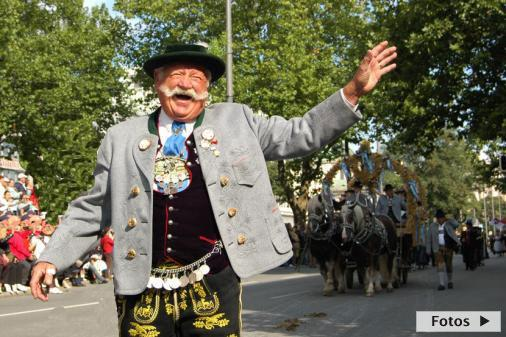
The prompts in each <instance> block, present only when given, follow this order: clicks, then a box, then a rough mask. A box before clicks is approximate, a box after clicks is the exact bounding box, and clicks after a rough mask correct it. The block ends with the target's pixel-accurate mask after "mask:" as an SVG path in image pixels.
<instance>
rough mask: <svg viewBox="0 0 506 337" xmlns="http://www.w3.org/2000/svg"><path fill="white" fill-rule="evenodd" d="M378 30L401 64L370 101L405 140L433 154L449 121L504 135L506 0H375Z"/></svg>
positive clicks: (476, 133)
mask: <svg viewBox="0 0 506 337" xmlns="http://www.w3.org/2000/svg"><path fill="white" fill-rule="evenodd" d="M371 4H372V5H371V7H370V8H371V9H372V10H371V11H372V14H373V15H374V20H373V27H374V28H373V29H374V31H375V32H378V35H380V36H381V37H384V38H388V39H389V40H390V41H392V42H393V43H394V44H396V45H397V46H398V50H399V55H400V57H399V59H398V62H397V63H398V69H397V71H396V72H395V73H394V74H392V78H391V80H389V81H388V82H387V83H386V85H385V90H384V91H382V92H378V94H377V95H376V97H375V99H374V100H373V102H371V105H370V108H371V109H373V110H374V111H375V112H376V113H377V121H380V122H381V124H383V125H384V126H385V129H384V132H385V133H386V134H390V135H392V134H393V135H396V136H397V139H396V140H397V142H398V144H399V146H402V144H409V143H416V144H417V146H418V147H419V150H420V151H424V152H425V153H429V152H430V151H431V150H432V149H433V147H434V145H435V144H434V139H436V138H437V135H438V133H439V131H440V130H441V129H443V128H451V129H456V130H458V131H459V133H460V134H461V135H465V136H468V138H469V139H470V140H472V139H480V140H483V141H490V142H495V141H496V140H497V139H503V141H504V139H505V138H506V131H505V130H506V119H505V118H504V111H505V110H506V105H505V102H506V90H505V85H504V83H505V81H504V79H505V78H506V68H505V67H504V50H505V49H506V44H505V43H506V39H505V32H506V20H505V15H504V12H505V9H506V3H505V2H504V0H454V1H438V0H402V1H390V0H372V1H371Z"/></svg>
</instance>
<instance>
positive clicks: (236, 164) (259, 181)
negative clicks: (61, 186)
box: [39, 92, 361, 295]
mask: <svg viewBox="0 0 506 337" xmlns="http://www.w3.org/2000/svg"><path fill="white" fill-rule="evenodd" d="M155 116H156V115H155V114H151V115H150V116H143V117H136V118H132V119H130V120H127V121H124V122H122V123H119V124H117V125H115V126H113V127H111V128H110V129H109V130H108V132H107V133H106V135H105V137H104V139H103V141H102V144H101V145H100V148H99V150H98V154H97V164H96V168H95V171H94V177H95V183H94V186H93V187H92V189H91V190H90V191H89V192H88V193H87V194H86V195H84V196H81V197H79V198H78V199H76V200H74V201H73V202H71V204H70V205H69V208H68V210H67V211H66V213H65V215H64V217H63V220H62V223H61V224H60V226H58V229H57V230H56V231H55V233H54V234H53V237H52V239H51V240H50V242H49V243H48V245H47V247H46V249H45V250H44V252H43V253H42V255H41V256H40V259H39V261H47V262H51V263H53V264H54V265H55V266H56V267H57V268H58V270H62V269H65V268H67V267H69V266H70V265H72V264H73V263H74V262H75V261H76V260H77V259H79V258H80V257H82V256H83V255H84V254H85V253H87V252H88V251H90V250H91V249H92V248H93V247H94V246H95V245H96V242H97V238H98V235H99V233H100V231H101V230H102V229H103V228H104V227H106V226H109V225H112V228H113V230H114V232H115V245H114V251H113V261H114V267H113V273H114V276H115V277H114V285H115V293H116V294H121V295H131V294H138V293H141V292H142V291H144V290H145V288H146V285H147V283H148V278H149V276H150V270H151V254H152V241H153V237H152V218H153V217H152V212H153V189H152V182H153V169H154V158H155V155H156V151H157V144H158V132H157V129H156V120H155V118H156V117H155ZM360 118H361V115H360V113H359V112H354V111H352V109H350V107H349V106H347V105H346V103H345V102H344V100H343V97H342V94H341V93H340V92H337V93H335V94H333V95H332V96H330V97H329V98H327V99H326V100H325V101H323V102H322V103H320V104H318V105H317V106H316V107H314V108H313V109H311V110H310V111H309V112H307V113H306V114H305V115H304V116H303V117H297V118H292V119H290V120H285V119H284V118H282V117H278V116H276V117H271V118H263V117H261V116H258V115H255V114H254V113H253V112H252V110H251V109H250V108H249V107H247V106H245V105H241V104H235V103H221V104H213V105H211V106H209V107H207V108H206V109H205V110H204V111H203V113H202V114H201V115H200V116H199V118H198V120H197V122H196V124H195V128H194V131H193V132H194V137H195V141H196V143H197V154H198V158H199V162H200V165H201V168H202V172H203V175H204V180H205V182H206V184H207V190H208V193H209V198H210V201H211V206H212V209H213V212H214V217H215V219H216V223H217V225H218V230H219V233H220V235H221V238H222V241H223V243H224V247H225V249H226V252H227V254H228V257H229V259H230V263H231V266H232V268H233V270H234V271H235V273H236V274H237V275H238V276H239V277H241V278H244V277H249V276H252V275H255V274H258V273H261V272H264V271H266V270H269V269H271V268H274V267H277V266H279V265H280V264H282V263H283V262H285V261H287V260H288V259H289V258H290V257H291V256H292V246H291V243H290V239H289V237H288V234H287V232H286V229H285V225H284V223H283V220H282V217H281V214H280V210H279V208H278V205H277V202H276V199H275V198H274V195H273V193H272V187H271V184H270V181H269V175H268V173H267V166H266V160H281V159H289V158H295V157H301V156H306V155H309V154H310V153H312V152H315V151H317V150H318V149H320V148H321V147H323V146H324V145H326V144H328V143H330V142H332V141H333V140H335V139H336V138H337V137H338V136H339V135H340V134H342V133H343V132H344V131H345V130H346V129H348V128H349V127H350V126H351V125H352V124H354V123H355V122H357V121H358V120H359V119H360ZM204 130H213V131H214V134H215V138H216V139H217V140H218V144H217V148H218V151H219V156H216V155H215V154H213V152H212V151H209V149H204V148H202V147H201V146H200V141H201V140H202V132H203V131H204ZM146 145H148V146H147V147H146ZM223 177H226V178H228V180H229V183H228V184H226V185H225V186H222V184H220V179H222V178H223ZM139 191H140V193H137V192H139ZM229 208H235V209H236V210H237V213H236V214H235V215H234V216H232V217H231V216H229V214H228V212H227V210H228V209H229ZM196 211H198V210H196ZM239 236H240V237H241V240H238V238H239ZM244 238H245V239H246V240H245V242H243V241H244V240H242V239H244Z"/></svg>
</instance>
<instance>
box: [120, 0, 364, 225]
mask: <svg viewBox="0 0 506 337" xmlns="http://www.w3.org/2000/svg"><path fill="white" fill-rule="evenodd" d="M115 9H116V10H119V11H120V12H122V13H123V14H124V15H125V16H126V17H127V18H136V19H137V20H139V24H138V27H137V28H138V29H137V33H138V34H137V36H136V37H137V39H136V40H135V43H134V45H133V46H132V48H130V50H131V53H130V57H131V59H132V62H133V63H134V64H136V65H137V66H139V65H140V64H141V63H142V61H143V60H146V59H147V58H148V56H150V55H153V54H155V53H159V52H160V50H162V46H164V45H165V44H167V43H168V42H171V41H179V42H196V41H206V42H209V43H210V45H211V50H212V51H213V52H214V53H216V54H218V55H222V56H223V55H224V51H225V32H224V22H225V4H224V2H223V1H217V0H209V1H192V2H188V1H182V0H176V1H170V2H166V1H152V0H149V1H148V0H146V1H128V0H119V1H117V2H116V7H115ZM363 13H364V7H362V5H361V4H359V3H358V4H357V2H356V1H340V2H338V3H336V2H335V1H310V0H303V1H297V2H293V1H288V0H281V1H265V0H263V1H262V0H261V1H258V0H255V1H253V0H246V1H236V2H234V5H233V31H234V34H233V35H234V36H233V39H234V55H233V56H234V85H235V88H234V91H235V101H237V102H240V103H245V104H247V105H249V106H251V107H252V108H253V109H254V110H256V111H258V112H263V113H265V114H267V115H269V116H271V115H281V116H283V117H285V118H291V117H295V116H300V115H301V114H302V113H304V112H305V111H307V110H308V109H310V108H311V107H313V106H314V105H316V104H317V103H319V102H321V101H322V100H324V99H325V98H326V97H328V96H329V95H331V94H332V93H334V92H336V90H337V89H339V88H340V87H342V86H343V85H344V84H346V81H347V80H348V79H350V78H351V76H352V72H353V71H354V70H355V68H356V64H357V63H358V61H359V60H360V59H361V56H362V54H363V53H364V52H365V50H366V49H367V48H366V44H367V39H368V36H367V34H365V33H364V32H365V31H366V30H365V29H364V28H363V27H364V26H366V25H367V23H366V17H365V16H364V15H363ZM139 76H140V77H139V78H140V79H144V80H146V77H145V76H144V75H139ZM144 83H146V86H149V85H150V84H149V83H150V82H149V81H145V82H144ZM224 94H225V91H224V81H221V83H219V84H218V85H217V86H216V87H215V88H213V90H212V96H213V100H224V98H225V97H224V96H225V95H224ZM360 127H361V129H362V130H365V129H367V125H366V124H365V123H363V124H361V126H360ZM347 137H348V138H349V139H352V137H357V135H356V134H351V133H348V134H347ZM355 139H356V138H355ZM340 151H341V152H342V150H341V147H340V145H339V144H331V145H330V146H329V147H327V148H326V149H325V150H324V151H322V152H318V153H316V154H313V155H311V156H309V157H306V158H303V159H300V160H290V161H280V162H278V168H277V182H278V184H277V187H278V188H277V190H282V191H283V194H282V195H281V196H280V200H284V201H287V202H288V204H289V205H290V207H291V208H292V210H293V212H294V216H295V222H296V224H297V225H298V226H302V225H303V223H304V222H305V204H306V201H307V198H308V192H309V191H308V188H309V184H310V182H311V181H313V180H316V179H319V178H321V175H322V173H321V167H320V165H321V162H322V160H323V159H324V158H326V157H329V156H331V157H334V156H335V155H336V154H338V153H339V152H340Z"/></svg>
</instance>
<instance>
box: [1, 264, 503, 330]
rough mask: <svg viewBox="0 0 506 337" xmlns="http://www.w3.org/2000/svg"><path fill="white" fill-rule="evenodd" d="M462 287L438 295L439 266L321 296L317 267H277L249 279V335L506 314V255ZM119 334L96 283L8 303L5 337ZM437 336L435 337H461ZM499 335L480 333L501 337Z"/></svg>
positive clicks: (108, 298) (409, 325) (462, 280)
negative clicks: (377, 287) (378, 285)
mask: <svg viewBox="0 0 506 337" xmlns="http://www.w3.org/2000/svg"><path fill="white" fill-rule="evenodd" d="M455 262H456V263H455V277H454V281H455V289H453V290H446V291H443V292H440V291H437V290H435V289H436V275H435V271H434V270H433V269H432V268H429V269H428V270H421V271H415V272H412V273H410V274H409V281H408V285H407V286H405V287H402V288H401V289H397V290H396V291H395V292H394V293H391V294H387V293H385V292H383V293H379V294H377V295H376V296H375V297H373V298H367V297H365V296H364V294H363V292H362V290H361V289H351V290H349V291H348V292H347V293H346V294H335V295H334V296H332V297H323V296H322V295H321V289H322V281H321V278H320V275H319V274H318V273H317V271H316V270H315V269H309V268H308V269H304V270H302V271H301V272H299V273H297V272H295V271H294V270H293V268H277V269H275V270H273V271H271V272H269V273H266V274H262V275H258V276H255V277H253V278H251V279H248V280H244V281H243V334H242V336H243V337H282V336H283V337H284V336H312V337H320V336H321V337H324V336H325V337H327V336H346V337H355V336H356V337H358V336H361V337H364V336H365V337H367V336H374V337H382V336H385V337H387V336H392V337H393V336H422V335H423V334H420V333H418V334H417V333H416V332H415V312H416V311H417V310H435V311H445V310H473V311H482V310H483V311H497V310H501V311H503V315H502V326H503V332H504V327H506V325H505V323H506V322H505V315H506V292H505V291H504V287H505V284H506V283H505V280H506V257H503V258H498V257H492V258H491V259H488V260H485V263H486V266H485V267H481V268H479V269H478V270H476V271H474V272H469V271H467V272H466V271H465V270H464V268H463V265H462V263H461V257H460V256H457V257H456V261H455ZM116 334H117V328H116V319H115V307H114V302H113V295H112V285H111V284H106V285H90V286H87V287H85V288H73V289H71V290H70V291H69V292H67V293H65V294H62V295H53V296H52V297H51V299H50V301H49V302H47V303H41V302H36V301H34V300H32V298H31V297H30V296H10V297H6V296H2V297H1V298H0V336H2V337H4V336H5V337H7V336H8V337H45V336H51V337H63V336H74V337H84V336H86V337H88V336H99V337H113V336H116ZM455 335H456V334H455V333H446V334H443V333H434V334H431V335H430V336H435V337H439V336H455ZM493 335H497V336H498V335H499V334H498V333H482V334H479V333H472V334H469V336H473V337H474V336H493Z"/></svg>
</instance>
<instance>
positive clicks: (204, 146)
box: [200, 139, 211, 149]
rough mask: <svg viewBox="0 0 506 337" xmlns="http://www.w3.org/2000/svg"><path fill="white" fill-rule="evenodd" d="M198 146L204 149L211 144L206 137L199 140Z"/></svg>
mask: <svg viewBox="0 0 506 337" xmlns="http://www.w3.org/2000/svg"><path fill="white" fill-rule="evenodd" d="M200 146H201V147H202V148H204V149H208V148H209V147H210V146H211V143H209V141H208V140H207V139H202V140H201V141H200Z"/></svg>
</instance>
